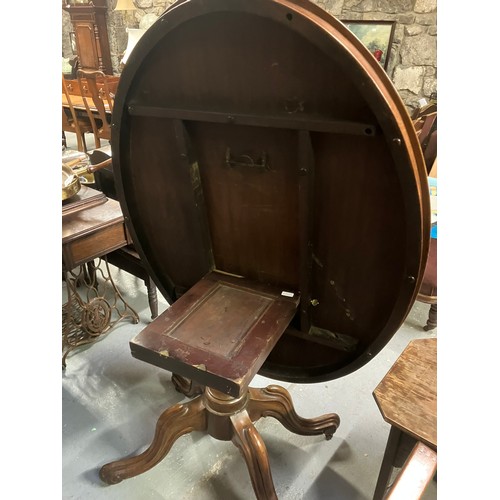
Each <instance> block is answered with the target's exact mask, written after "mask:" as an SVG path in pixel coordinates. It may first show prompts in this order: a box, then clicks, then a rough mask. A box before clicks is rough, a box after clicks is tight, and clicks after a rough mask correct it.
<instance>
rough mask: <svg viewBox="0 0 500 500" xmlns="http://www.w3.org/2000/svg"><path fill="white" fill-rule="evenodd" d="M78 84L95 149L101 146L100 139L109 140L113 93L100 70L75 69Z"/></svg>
mask: <svg viewBox="0 0 500 500" xmlns="http://www.w3.org/2000/svg"><path fill="white" fill-rule="evenodd" d="M77 79H78V85H79V86H80V91H81V94H82V99H83V102H84V104H85V109H86V111H87V115H88V118H89V121H90V123H91V125H92V132H93V134H94V140H95V147H96V149H98V148H100V147H101V139H105V140H107V141H110V140H111V125H110V124H111V113H112V112H113V104H114V95H113V94H112V93H111V91H110V89H109V85H108V82H107V78H106V75H105V74H104V73H103V72H102V71H97V70H95V71H94V70H93V71H87V70H83V69H79V70H78V71H77Z"/></svg>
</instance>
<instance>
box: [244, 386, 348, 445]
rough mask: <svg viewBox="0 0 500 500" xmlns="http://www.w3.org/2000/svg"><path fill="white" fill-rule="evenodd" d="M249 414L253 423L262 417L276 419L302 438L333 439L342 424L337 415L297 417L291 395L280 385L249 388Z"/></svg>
mask: <svg viewBox="0 0 500 500" xmlns="http://www.w3.org/2000/svg"><path fill="white" fill-rule="evenodd" d="M249 391H250V401H249V403H248V414H249V415H250V418H251V419H252V421H253V422H255V421H256V420H258V419H259V418H261V417H274V418H276V419H277V420H279V422H281V424H282V425H283V426H284V427H285V428H286V429H288V430H289V431H290V432H293V433H295V434H300V435H302V436H314V435H318V434H324V435H325V437H326V439H331V437H332V436H333V433H334V432H335V431H336V430H337V427H338V426H339V424H340V418H339V416H338V415H337V414H336V413H327V414H326V415H322V416H320V417H316V418H303V417H300V416H299V415H297V413H296V411H295V409H294V407H293V402H292V397H291V396H290V393H289V392H288V391H287V390H286V389H285V388H284V387H281V386H279V385H269V386H267V387H264V388H263V389H254V388H251V387H250V388H249Z"/></svg>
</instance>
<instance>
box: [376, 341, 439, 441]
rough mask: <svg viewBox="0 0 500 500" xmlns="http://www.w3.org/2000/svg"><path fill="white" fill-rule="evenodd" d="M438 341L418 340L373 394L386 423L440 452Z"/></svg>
mask: <svg viewBox="0 0 500 500" xmlns="http://www.w3.org/2000/svg"><path fill="white" fill-rule="evenodd" d="M436 351H437V339H435V338H431V339H417V340H413V341H411V342H410V344H409V345H408V347H407V348H406V349H405V350H404V351H403V352H402V354H401V356H400V357H399V358H398V359H397V360H396V362H395V363H394V365H393V366H392V368H391V369H390V370H389V372H388V373H387V375H386V376H385V377H384V378H383V379H382V381H381V382H380V384H379V385H378V386H377V387H376V389H375V390H374V392H373V395H374V397H375V401H376V402H377V405H378V407H379V409H380V412H381V413H382V416H383V417H384V420H385V421H386V422H388V423H390V424H391V425H393V426H396V427H398V428H399V429H401V430H402V431H403V432H405V433H406V434H409V435H410V436H412V437H414V438H415V439H417V440H418V441H422V442H423V443H425V444H427V445H428V446H430V447H431V448H433V449H434V450H435V449H436V448H437V370H436V364H437V352H436Z"/></svg>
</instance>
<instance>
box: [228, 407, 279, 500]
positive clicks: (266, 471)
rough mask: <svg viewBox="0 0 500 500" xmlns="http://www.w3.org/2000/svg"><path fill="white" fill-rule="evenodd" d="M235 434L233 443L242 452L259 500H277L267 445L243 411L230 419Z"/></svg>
mask: <svg viewBox="0 0 500 500" xmlns="http://www.w3.org/2000/svg"><path fill="white" fill-rule="evenodd" d="M230 418H231V423H232V425H233V429H234V433H233V437H232V441H233V443H234V444H235V446H237V447H238V448H239V450H240V451H241V453H242V455H243V457H244V459H245V462H246V464H247V468H248V473H249V474H250V479H251V480H252V486H253V490H254V492H255V496H256V497H257V499H258V500H277V499H278V496H277V495H276V490H275V489H274V483H273V478H272V475H271V467H270V465H269V458H268V455H267V450H266V445H265V444H264V441H263V440H262V437H261V436H260V434H259V433H258V432H257V429H256V428H255V427H254V425H253V423H252V421H251V419H250V417H249V415H248V413H247V412H246V411H245V410H243V411H241V412H239V413H237V414H236V415H233V416H231V417H230Z"/></svg>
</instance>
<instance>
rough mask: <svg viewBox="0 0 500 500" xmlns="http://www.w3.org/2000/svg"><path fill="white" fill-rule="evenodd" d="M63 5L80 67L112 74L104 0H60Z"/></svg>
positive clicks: (106, 8)
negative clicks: (73, 34) (74, 41)
mask: <svg viewBox="0 0 500 500" xmlns="http://www.w3.org/2000/svg"><path fill="white" fill-rule="evenodd" d="M63 9H64V10H65V11H67V12H69V14H70V18H71V24H72V25H73V31H74V33H75V40H76V50H77V54H78V60H79V67H80V68H82V69H86V70H88V69H98V70H101V71H103V72H104V73H106V74H108V75H112V74H113V68H112V64H111V53H110V49H109V38H108V28H107V25H106V13H107V10H108V7H107V5H106V0H83V1H82V0H63Z"/></svg>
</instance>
